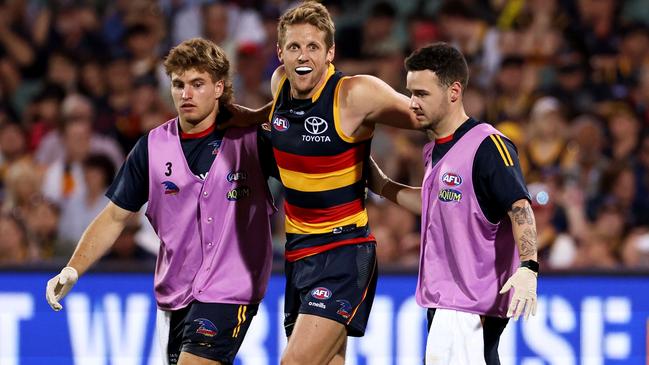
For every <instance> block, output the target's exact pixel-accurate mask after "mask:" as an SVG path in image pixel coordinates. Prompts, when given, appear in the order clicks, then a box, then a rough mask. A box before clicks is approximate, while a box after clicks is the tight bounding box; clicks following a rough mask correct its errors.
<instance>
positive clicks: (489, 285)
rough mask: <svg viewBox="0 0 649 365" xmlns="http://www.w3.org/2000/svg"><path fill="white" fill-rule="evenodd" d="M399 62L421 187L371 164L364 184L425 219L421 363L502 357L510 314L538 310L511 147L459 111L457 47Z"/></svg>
mask: <svg viewBox="0 0 649 365" xmlns="http://www.w3.org/2000/svg"><path fill="white" fill-rule="evenodd" d="M406 69H407V71H408V75H407V88H408V90H410V92H411V93H412V96H411V98H410V108H411V110H412V111H413V113H415V115H416V116H417V120H418V121H419V122H420V123H421V125H422V126H423V127H424V128H425V129H426V130H427V132H428V135H429V136H431V137H433V141H431V142H430V143H428V144H427V145H426V146H425V147H424V161H425V175H424V181H423V184H422V185H423V186H422V187H421V188H413V187H409V186H405V185H401V184H398V183H395V182H393V181H392V180H390V179H389V178H387V177H386V176H385V175H383V173H382V172H381V171H380V169H379V168H378V166H376V164H372V165H373V168H372V172H371V175H372V177H371V188H372V190H373V191H374V192H376V193H378V194H381V195H383V196H385V197H386V198H388V199H389V200H391V201H393V202H395V203H397V204H399V205H401V206H403V207H405V208H407V209H408V210H410V211H412V212H414V213H416V214H421V217H422V218H421V227H422V232H421V254H420V264H419V280H418V284H417V293H416V299H417V302H418V303H419V304H420V305H421V306H423V307H425V308H428V325H429V335H428V340H427V344H426V364H428V365H432V364H459V365H462V364H467V365H469V364H470V365H473V364H485V363H486V364H489V365H492V364H500V360H499V357H498V342H499V338H500V335H501V333H502V331H503V330H504V328H505V326H506V325H507V321H508V318H507V317H511V316H514V318H516V319H518V317H519V316H520V315H521V314H523V313H524V314H525V317H528V316H529V314H530V313H534V312H535V311H536V276H537V273H538V264H537V261H536V260H537V254H536V227H535V221H534V215H533V213H532V209H531V206H530V203H529V200H530V197H529V193H528V192H527V188H526V185H525V182H524V180H523V176H522V173H521V170H520V164H519V161H518V156H517V154H516V148H515V146H514V145H513V144H512V142H511V141H509V139H507V138H506V137H505V136H503V135H502V134H501V133H500V132H499V131H497V130H496V129H494V128H493V127H492V126H491V125H489V124H487V123H481V122H478V121H476V120H474V119H472V118H469V117H468V116H467V115H466V113H465V111H464V106H463V103H462V93H463V91H464V90H465V89H466V86H467V82H468V67H467V64H466V60H465V59H464V56H462V54H461V53H460V52H459V51H457V50H456V49H454V48H453V47H451V46H449V45H447V44H444V43H437V44H433V45H430V46H426V47H423V48H421V49H419V50H417V51H415V52H414V53H413V54H412V55H410V57H408V59H406ZM511 288H513V289H514V290H513V291H510V289H511Z"/></svg>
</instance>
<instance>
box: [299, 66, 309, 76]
mask: <svg viewBox="0 0 649 365" xmlns="http://www.w3.org/2000/svg"><path fill="white" fill-rule="evenodd" d="M311 71H313V69H312V68H311V67H308V66H300V67H296V68H295V72H296V73H297V74H298V75H306V74H308V73H310V72H311Z"/></svg>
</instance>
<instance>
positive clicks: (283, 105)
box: [270, 65, 374, 261]
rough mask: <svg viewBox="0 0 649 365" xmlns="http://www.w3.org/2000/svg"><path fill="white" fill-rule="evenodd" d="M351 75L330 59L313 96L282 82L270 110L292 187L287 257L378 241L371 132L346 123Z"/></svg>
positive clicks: (286, 181) (282, 168)
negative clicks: (342, 98) (372, 210)
mask: <svg viewBox="0 0 649 365" xmlns="http://www.w3.org/2000/svg"><path fill="white" fill-rule="evenodd" d="M344 79H345V77H343V76H342V74H341V73H340V72H336V71H335V69H334V67H333V65H329V69H328V72H327V81H326V82H325V84H324V85H323V86H322V87H321V88H320V89H318V90H317V91H316V93H315V94H314V95H313V97H311V99H307V100H302V99H300V100H298V99H293V98H292V97H291V85H290V84H289V82H288V80H287V79H286V77H284V78H283V79H282V80H281V82H280V87H279V90H278V92H277V95H275V99H274V105H273V111H272V113H271V115H270V123H271V141H272V145H273V153H274V155H275V159H276V161H277V166H278V168H279V175H280V178H281V180H282V184H283V185H284V188H285V192H286V200H285V202H284V211H285V214H286V224H285V228H286V241H287V242H286V259H287V260H288V261H295V260H299V259H301V258H304V257H307V256H311V255H314V254H317V253H320V252H324V251H327V250H330V249H333V248H335V247H339V246H342V245H347V244H356V243H361V242H370V241H374V237H372V235H371V234H370V232H369V227H368V225H367V211H366V209H365V187H366V185H367V172H366V166H367V161H368V159H369V153H370V143H371V138H372V136H371V135H368V136H366V137H364V138H358V139H354V138H352V137H348V136H346V135H344V133H343V132H342V130H341V128H340V113H339V110H338V101H337V96H338V89H339V88H340V85H341V84H342V82H344Z"/></svg>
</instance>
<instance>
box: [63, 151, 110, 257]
mask: <svg viewBox="0 0 649 365" xmlns="http://www.w3.org/2000/svg"><path fill="white" fill-rule="evenodd" d="M114 176H115V166H114V165H113V163H112V161H111V160H110V159H109V158H108V157H106V156H104V155H97V154H95V155H89V156H88V157H87V158H86V159H85V160H84V161H83V177H84V183H85V186H86V194H85V195H83V196H75V197H72V198H70V199H69V200H67V201H64V202H63V203H62V205H61V220H60V222H59V226H58V237H59V241H60V246H59V247H57V256H60V257H69V256H70V255H71V254H72V252H73V251H74V248H75V247H76V245H77V242H78V241H79V238H81V235H82V234H83V231H84V230H85V229H86V227H88V225H89V224H90V222H92V221H93V220H94V219H95V217H96V216H97V215H98V214H99V213H100V212H101V211H102V209H104V207H105V206H106V204H108V202H109V199H108V198H107V197H106V196H105V195H104V194H105V193H106V189H107V188H108V186H109V185H110V183H111V182H112V181H113V177H114Z"/></svg>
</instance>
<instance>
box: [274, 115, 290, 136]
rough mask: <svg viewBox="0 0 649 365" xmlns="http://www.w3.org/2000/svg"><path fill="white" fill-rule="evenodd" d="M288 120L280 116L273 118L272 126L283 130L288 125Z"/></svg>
mask: <svg viewBox="0 0 649 365" xmlns="http://www.w3.org/2000/svg"><path fill="white" fill-rule="evenodd" d="M289 126H290V125H289V123H288V120H287V119H286V118H282V117H275V118H273V128H275V130H276V131H278V132H284V131H285V130H287V129H288V127H289Z"/></svg>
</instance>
